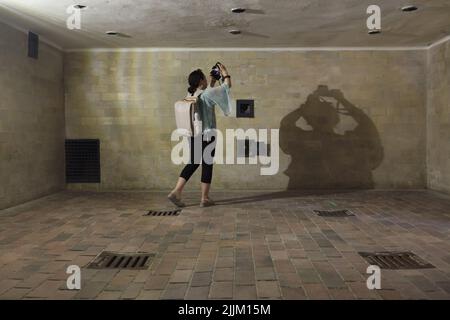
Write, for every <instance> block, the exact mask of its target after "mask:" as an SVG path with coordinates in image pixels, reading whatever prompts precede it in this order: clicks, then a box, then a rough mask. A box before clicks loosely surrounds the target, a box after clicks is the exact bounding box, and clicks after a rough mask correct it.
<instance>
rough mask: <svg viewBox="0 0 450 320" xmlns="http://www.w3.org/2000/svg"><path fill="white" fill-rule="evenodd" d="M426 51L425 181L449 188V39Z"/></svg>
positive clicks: (434, 186)
mask: <svg viewBox="0 0 450 320" xmlns="http://www.w3.org/2000/svg"><path fill="white" fill-rule="evenodd" d="M428 54H429V56H428V82H427V83H428V85H427V87H428V102H427V119H428V122H427V133H428V135H427V141H428V143H427V173H428V175H427V176H428V183H427V184H428V188H430V189H435V190H439V191H445V192H450V41H447V42H446V43H443V44H441V45H438V46H436V47H433V48H431V49H430V50H429V52H428Z"/></svg>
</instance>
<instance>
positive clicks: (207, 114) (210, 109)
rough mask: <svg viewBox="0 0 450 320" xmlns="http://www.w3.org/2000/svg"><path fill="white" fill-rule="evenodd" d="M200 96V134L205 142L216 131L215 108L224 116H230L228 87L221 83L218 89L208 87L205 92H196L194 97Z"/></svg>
mask: <svg viewBox="0 0 450 320" xmlns="http://www.w3.org/2000/svg"><path fill="white" fill-rule="evenodd" d="M199 94H200V97H199V100H198V108H199V114H200V120H201V121H202V132H203V136H204V137H205V138H206V140H208V141H209V140H211V139H210V138H211V134H212V132H213V131H214V129H216V114H215V106H216V105H218V106H219V107H220V109H222V111H223V113H224V115H225V116H228V115H230V114H231V99H230V87H229V86H228V84H227V83H225V82H224V83H222V84H221V85H220V86H218V87H208V88H206V89H205V90H203V91H201V90H197V92H195V93H194V95H195V96H198V95H199Z"/></svg>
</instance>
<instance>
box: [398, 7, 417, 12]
mask: <svg viewBox="0 0 450 320" xmlns="http://www.w3.org/2000/svg"><path fill="white" fill-rule="evenodd" d="M401 10H402V11H403V12H411V11H416V10H417V7H416V6H404V7H402V8H401Z"/></svg>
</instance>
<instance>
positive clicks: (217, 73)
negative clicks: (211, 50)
mask: <svg viewBox="0 0 450 320" xmlns="http://www.w3.org/2000/svg"><path fill="white" fill-rule="evenodd" d="M219 64H220V62H217V63H216V64H215V65H214V66H213V67H212V70H211V73H210V74H211V76H212V77H213V78H214V79H216V80H220V78H221V75H220V68H219Z"/></svg>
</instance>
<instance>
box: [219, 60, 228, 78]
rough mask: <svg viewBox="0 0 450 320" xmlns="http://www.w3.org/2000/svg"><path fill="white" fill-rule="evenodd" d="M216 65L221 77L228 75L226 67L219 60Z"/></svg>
mask: <svg viewBox="0 0 450 320" xmlns="http://www.w3.org/2000/svg"><path fill="white" fill-rule="evenodd" d="M217 65H218V66H219V70H220V74H221V75H222V77H226V76H227V75H228V70H227V68H226V67H225V66H224V65H223V64H221V63H220V62H219V63H217Z"/></svg>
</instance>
